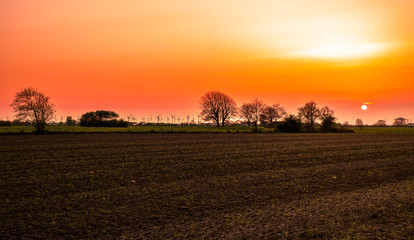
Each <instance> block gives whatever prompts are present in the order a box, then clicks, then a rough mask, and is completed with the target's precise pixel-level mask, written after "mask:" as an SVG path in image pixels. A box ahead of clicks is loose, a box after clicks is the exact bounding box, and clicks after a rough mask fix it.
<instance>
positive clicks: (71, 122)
mask: <svg viewBox="0 0 414 240" xmlns="http://www.w3.org/2000/svg"><path fill="white" fill-rule="evenodd" d="M65 125H66V126H75V125H76V120H75V119H73V118H72V117H71V116H68V117H66V122H65Z"/></svg>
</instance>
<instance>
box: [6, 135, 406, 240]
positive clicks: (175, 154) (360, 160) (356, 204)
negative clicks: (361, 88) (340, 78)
mask: <svg viewBox="0 0 414 240" xmlns="http://www.w3.org/2000/svg"><path fill="white" fill-rule="evenodd" d="M0 156H1V159H0V239H410V237H411V239H412V236H413V235H414V224H413V221H414V209H413V206H414V195H413V192H414V174H413V173H414V135H411V134H366V133H362V134H346V133H344V134H329V133H314V134H294V133H292V134H252V133H250V134H248V133H247V134H227V133H218V134H203V133H200V134H145V133H144V134H122V133H121V134H111V133H108V134H51V135H24V136H19V135H2V136H0Z"/></svg>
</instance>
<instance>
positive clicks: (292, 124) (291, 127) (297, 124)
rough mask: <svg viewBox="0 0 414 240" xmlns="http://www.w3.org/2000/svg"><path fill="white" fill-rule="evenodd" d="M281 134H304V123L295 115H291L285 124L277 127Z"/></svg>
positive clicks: (282, 123)
mask: <svg viewBox="0 0 414 240" xmlns="http://www.w3.org/2000/svg"><path fill="white" fill-rule="evenodd" d="M277 130H278V131H279V132H302V122H301V121H300V118H298V117H296V116H295V115H289V116H288V117H286V118H285V121H284V122H281V123H279V124H278V125H277Z"/></svg>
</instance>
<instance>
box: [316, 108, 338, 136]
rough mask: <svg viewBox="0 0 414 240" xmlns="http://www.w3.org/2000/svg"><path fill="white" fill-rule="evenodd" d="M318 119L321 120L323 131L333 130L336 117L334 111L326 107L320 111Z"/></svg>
mask: <svg viewBox="0 0 414 240" xmlns="http://www.w3.org/2000/svg"><path fill="white" fill-rule="evenodd" d="M320 119H321V120H322V129H323V130H326V131H330V130H333V129H334V126H335V120H336V117H334V111H333V110H331V109H330V108H329V107H328V106H326V107H323V108H322V109H321V110H320Z"/></svg>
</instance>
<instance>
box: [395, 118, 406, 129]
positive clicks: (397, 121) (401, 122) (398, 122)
mask: <svg viewBox="0 0 414 240" xmlns="http://www.w3.org/2000/svg"><path fill="white" fill-rule="evenodd" d="M407 123H408V119H406V118H403V117H399V118H395V119H394V123H393V125H394V126H397V127H402V126H405V125H407Z"/></svg>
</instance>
